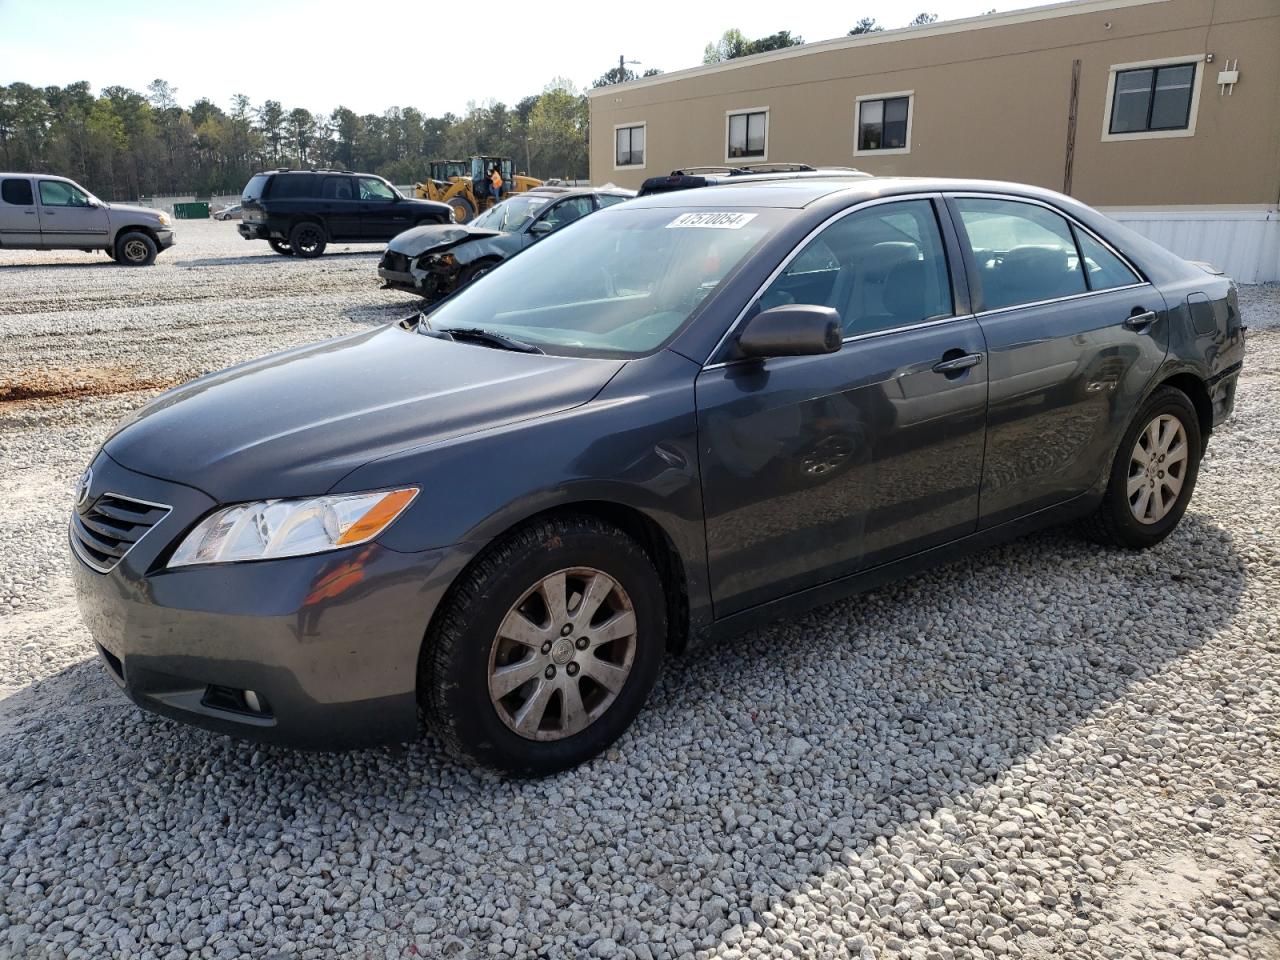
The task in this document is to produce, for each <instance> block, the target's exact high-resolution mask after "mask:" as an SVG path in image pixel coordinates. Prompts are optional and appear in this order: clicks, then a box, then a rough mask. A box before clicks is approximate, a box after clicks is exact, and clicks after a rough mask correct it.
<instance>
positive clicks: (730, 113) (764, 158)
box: [724, 107, 769, 166]
mask: <svg viewBox="0 0 1280 960" xmlns="http://www.w3.org/2000/svg"><path fill="white" fill-rule="evenodd" d="M744 113H763V114H764V153H762V154H760V156H758V157H731V156H729V118H730V117H737V116H741V115H742V114H744ZM750 135H751V121H750V120H748V121H747V136H748V137H750ZM768 161H769V108H768V107H734V108H733V109H732V110H726V111H725V112H724V162H725V163H727V164H729V165H730V166H736V165H738V164H742V163H767V162H768Z"/></svg>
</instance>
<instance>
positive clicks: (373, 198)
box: [237, 170, 453, 257]
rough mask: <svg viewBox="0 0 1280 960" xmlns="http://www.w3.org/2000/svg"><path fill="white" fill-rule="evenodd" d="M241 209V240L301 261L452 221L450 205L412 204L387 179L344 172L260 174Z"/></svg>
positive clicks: (293, 171)
mask: <svg viewBox="0 0 1280 960" xmlns="http://www.w3.org/2000/svg"><path fill="white" fill-rule="evenodd" d="M240 209H241V221H240V226H239V227H238V228H237V229H238V230H239V231H240V236H242V237H244V238H245V239H246V240H266V241H267V242H268V243H269V244H270V245H271V249H272V250H274V251H275V252H276V253H281V254H284V255H286V256H289V255H291V254H294V255H297V256H299V257H318V256H320V255H321V254H322V253H324V248H325V247H326V246H327V245H328V244H329V243H385V242H386V241H388V240H390V239H391V238H392V237H394V236H395V235H396V234H398V233H402V232H404V231H405V230H407V229H408V228H409V227H413V226H418V225H421V224H427V223H449V222H450V221H451V220H452V219H453V212H452V211H451V210H450V209H449V207H448V206H447V205H446V204H443V203H436V202H434V201H432V200H410V199H409V198H408V197H405V196H404V195H403V194H401V193H400V191H399V190H397V189H396V188H395V187H393V186H392V185H391V184H390V183H388V182H387V181H386V180H384V179H382V177H375V176H374V175H373V174H370V173H345V172H342V171H339V170H277V171H275V172H272V173H259V174H256V175H255V176H254V177H253V178H252V179H251V180H250V181H249V182H248V184H246V185H245V188H244V195H243V196H242V197H241V199H240Z"/></svg>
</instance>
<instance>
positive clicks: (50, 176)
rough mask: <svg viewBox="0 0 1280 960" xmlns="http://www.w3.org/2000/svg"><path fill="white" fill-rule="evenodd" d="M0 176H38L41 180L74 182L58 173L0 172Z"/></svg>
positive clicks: (15, 177)
mask: <svg viewBox="0 0 1280 960" xmlns="http://www.w3.org/2000/svg"><path fill="white" fill-rule="evenodd" d="M0 177H11V178H13V179H18V178H19V177H39V178H40V179H41V180H65V181H67V183H75V181H74V180H72V179H71V178H70V177H64V176H62V175H61V174H58V173H0Z"/></svg>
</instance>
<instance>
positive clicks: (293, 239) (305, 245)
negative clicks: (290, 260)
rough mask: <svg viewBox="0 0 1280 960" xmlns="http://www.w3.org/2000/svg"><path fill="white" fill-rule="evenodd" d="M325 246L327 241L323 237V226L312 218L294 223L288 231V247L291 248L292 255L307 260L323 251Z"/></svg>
mask: <svg viewBox="0 0 1280 960" xmlns="http://www.w3.org/2000/svg"><path fill="white" fill-rule="evenodd" d="M326 246H328V241H327V240H326V239H325V235H324V227H322V226H321V225H320V224H318V223H316V222H315V221H314V220H303V221H302V222H301V223H295V224H294V225H293V229H292V230H290V231H289V247H290V249H291V250H293V253H294V256H297V257H305V258H306V259H308V260H309V259H311V258H312V257H318V256H320V255H321V254H322V253H324V248H325V247H326Z"/></svg>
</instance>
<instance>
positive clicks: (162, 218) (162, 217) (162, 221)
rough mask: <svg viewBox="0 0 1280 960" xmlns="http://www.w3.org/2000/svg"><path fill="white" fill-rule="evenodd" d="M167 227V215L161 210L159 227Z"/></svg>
mask: <svg viewBox="0 0 1280 960" xmlns="http://www.w3.org/2000/svg"><path fill="white" fill-rule="evenodd" d="M168 225H169V215H168V214H167V213H165V212H164V211H163V210H161V211H160V226H162V227H167V226H168Z"/></svg>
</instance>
